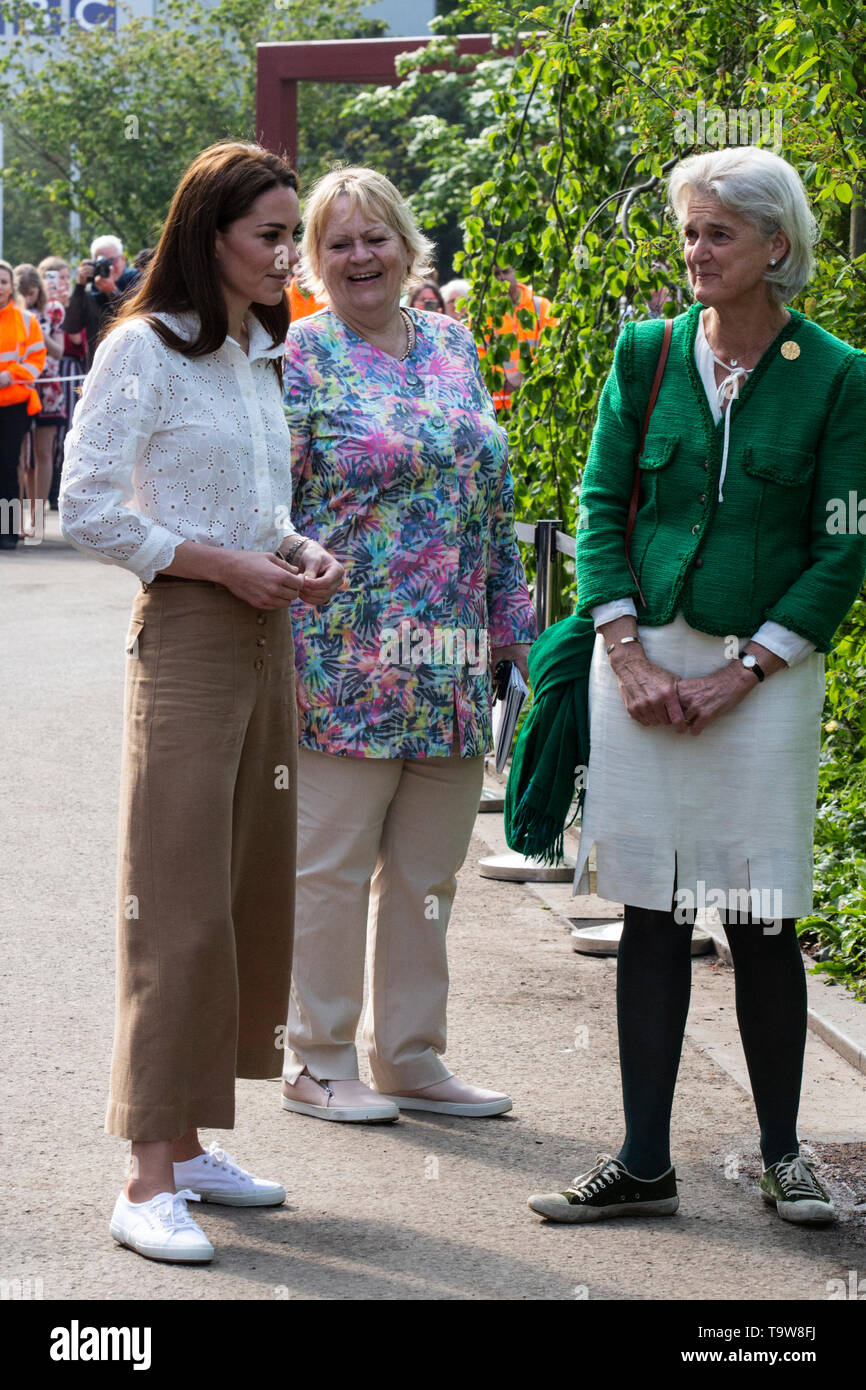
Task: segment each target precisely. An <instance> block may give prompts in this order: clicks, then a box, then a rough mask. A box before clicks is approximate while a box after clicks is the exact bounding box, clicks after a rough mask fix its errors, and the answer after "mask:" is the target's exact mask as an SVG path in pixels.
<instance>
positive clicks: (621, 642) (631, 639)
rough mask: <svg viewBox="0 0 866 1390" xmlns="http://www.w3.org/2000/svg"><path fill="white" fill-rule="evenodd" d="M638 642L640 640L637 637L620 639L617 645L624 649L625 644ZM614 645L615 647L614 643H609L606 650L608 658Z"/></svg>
mask: <svg viewBox="0 0 866 1390" xmlns="http://www.w3.org/2000/svg"><path fill="white" fill-rule="evenodd" d="M639 641H640V638H639V637H620V639H619V645H620V646H621V647H624V646H625V644H626V642H639ZM616 645H617V643H616V642H611V644H610V646H609V647H608V648H607V654H608V656H610V654H611V652H612V651H613V649H614V647H615V646H616Z"/></svg>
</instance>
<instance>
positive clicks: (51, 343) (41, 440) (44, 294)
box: [15, 264, 66, 535]
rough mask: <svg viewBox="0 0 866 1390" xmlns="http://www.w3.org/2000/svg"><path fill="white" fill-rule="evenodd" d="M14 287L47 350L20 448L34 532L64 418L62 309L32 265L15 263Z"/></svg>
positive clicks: (48, 487) (45, 498) (28, 528)
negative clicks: (33, 408)
mask: <svg viewBox="0 0 866 1390" xmlns="http://www.w3.org/2000/svg"><path fill="white" fill-rule="evenodd" d="M15 287H16V290H17V292H18V297H19V300H20V302H21V304H22V305H23V306H24V308H25V309H28V310H29V311H30V313H31V314H35V315H36V321H37V323H38V324H39V331H40V332H41V334H42V337H43V339H44V341H45V349H46V353H47V361H46V363H45V366H44V367H43V368H42V371H41V372H40V374H39V377H38V379H37V382H36V391H37V394H38V396H39V403H40V406H41V410H40V411H39V414H38V415H36V416H35V417H34V419H33V420H32V422H31V429H30V430H29V431H28V433H27V435H25V437H24V442H23V445H22V450H21V479H20V481H21V486H22V491H23V492H24V493H26V495H27V496H29V499H30V515H29V524H25V529H26V531H27V532H28V533H29V534H30V535H33V534H34V533H35V532H36V530H37V527H39V528H40V529H41V520H42V518H41V517H40V518H39V521H37V520H36V516H37V512H38V511H40V510H41V509H42V508H44V507H45V506H46V505H47V502H48V494H49V492H50V490H51V475H52V472H53V470H54V446H55V443H56V441H57V432H58V429H59V428H60V426H61V425H62V424H63V421H64V419H65V418H66V417H65V406H64V400H63V385H62V383H61V382H60V381H59V380H58V364H59V362H60V359H61V357H62V356H63V333H62V331H61V324H62V323H63V315H64V309H63V305H62V304H61V303H60V301H59V300H58V299H57V298H56V297H55V296H54V294H49V293H48V290H47V287H46V285H45V282H44V281H43V279H42V276H41V274H40V272H39V271H38V270H37V269H36V266H35V265H26V264H25V265H18V266H16V267H15ZM45 378H50V380H44V379H45ZM43 382H44V384H43ZM28 446H29V447H28Z"/></svg>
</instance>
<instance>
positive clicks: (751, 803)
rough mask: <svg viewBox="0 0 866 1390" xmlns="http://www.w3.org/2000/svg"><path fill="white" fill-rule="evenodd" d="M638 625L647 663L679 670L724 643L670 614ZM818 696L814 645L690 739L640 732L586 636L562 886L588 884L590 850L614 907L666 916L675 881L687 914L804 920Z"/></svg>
mask: <svg viewBox="0 0 866 1390" xmlns="http://www.w3.org/2000/svg"><path fill="white" fill-rule="evenodd" d="M638 632H639V634H640V639H641V642H642V643H643V646H644V649H645V651H646V653H647V656H648V657H649V658H650V660H651V661H654V662H657V663H658V664H659V665H660V666H664V667H665V668H666V669H667V670H669V671H672V672H674V673H675V674H676V675H678V676H681V677H689V676H700V675H707V674H709V673H710V672H712V671H715V670H718V669H719V667H720V666H722V665H724V663H725V661H726V660H727V659H728V657H727V655H726V653H725V648H724V642H725V639H724V638H721V637H711V636H709V635H708V634H706V633H703V632H697V631H696V630H695V629H694V628H692V627H690V626H689V624H688V623H687V622H686V621H685V619H684V618H683V617H682V615H681V614H677V616H676V618H675V619H674V621H673V622H671V623H668V624H666V625H665V626H664V627H639V628H638ZM746 641H748V637H744V638H742V640H741V642H740V646H741V647H742V646H743V645H744V644H745V642H746ZM823 702H824V657H823V654H822V653H820V652H813V653H811V654H810V655H809V656H807V657H805V658H804V660H803V661H801V662H799V663H798V664H797V665H796V666H793V667H790V668H785V669H783V670H780V671H778V672H777V673H776V674H775V675H773V676H769V677H767V679H766V680H765V681H764V682H763V684H761V685H757V686H756V688H755V689H754V690H752V691H750V692H749V694H748V695H747V696H746V698H745V699H744V700H743V701H742V702H741V703H740V704H739V705H738V706H737V707H736V708H735V709H733V710H731V711H730V713H728V714H725V715H722V716H720V718H718V719H716V720H715V721H714V722H713V723H712V724H710V725H709V726H708V727H707V728H706V729H705V730H704V731H703V733H701V734H698V735H693V734H687V733H686V734H677V733H675V732H674V731H673V730H672V729H671V728H669V727H664V726H659V727H655V728H650V729H646V728H643V727H642V726H641V725H640V724H637V723H636V722H635V721H634V720H633V719H630V718H629V716H628V715H627V714H626V711H625V707H624V706H623V703H622V699H621V697H620V693H619V687H618V685H617V682H616V678H615V676H614V674H613V671H612V670H611V667H610V662H609V661H608V659H607V655H606V653H605V648H604V639H603V638H602V637H598V638H597V639H596V645H595V651H594V652H593V658H592V669H591V672H590V683H589V710H590V748H591V751H590V761H589V773H588V778H587V786H586V800H585V804H584V809H583V816H582V824H581V834H580V850H579V854H578V859H577V866H576V869H575V875H574V892H575V893H587V892H589V891H590V890H589V875H588V868H587V859H588V856H589V853H590V850H591V849H592V846H593V844H594V845H595V846H596V859H597V870H598V876H597V892H598V894H599V896H600V897H603V898H609V899H610V900H611V901H613V902H621V903H628V904H630V905H632V906H635V907H645V908H654V909H656V910H658V911H665V912H666V911H669V910H670V908H671V902H672V899H673V894H674V887H675V886H676V889H677V903H678V905H684V906H689V903H690V898H689V896H688V895H692V898H693V905H694V907H695V908H697V909H701V908H705V907H710V908H712V907H717V908H720V909H722V910H726V909H727V910H734V911H736V910H740V911H745V910H748V909H751V910H752V911H753V915H755V916H761V917H764V918H774V919H775V918H779V917H803V916H805V915H807V914H808V913H809V912H810V911H811V909H812V840H813V828H814V817H815V800H816V795H817V786H818V755H819V750H820V742H821V711H822V708H823ZM757 895H760V897H758V896H757ZM747 897H748V900H747ZM759 904H760V910H758V905H759Z"/></svg>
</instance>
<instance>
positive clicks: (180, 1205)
mask: <svg viewBox="0 0 866 1390" xmlns="http://www.w3.org/2000/svg"><path fill="white" fill-rule="evenodd" d="M200 1201H201V1197H200V1196H199V1195H198V1193H197V1192H192V1191H190V1189H189V1188H188V1187H182V1188H181V1190H180V1191H179V1192H175V1193H173V1194H172V1196H171V1197H167V1198H166V1200H165V1201H164V1202H160V1203H159V1204H158V1205H157V1206H155V1207H154V1208H153V1211H154V1215H155V1216H157V1217H158V1218H159V1220H160V1221H161V1222H162V1223H163V1225H165V1226H168V1227H169V1228H170V1229H171V1230H172V1231H179V1230H181V1229H182V1228H183V1227H184V1226H194V1225H195V1222H194V1221H193V1219H192V1217H191V1216H190V1214H189V1212H188V1211H187V1209H186V1203H187V1202H200Z"/></svg>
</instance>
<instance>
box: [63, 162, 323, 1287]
mask: <svg viewBox="0 0 866 1390" xmlns="http://www.w3.org/2000/svg"><path fill="white" fill-rule="evenodd" d="M299 221H300V208H299V204H298V194H297V181H296V178H295V175H294V173H293V172H292V170H291V169H290V168H289V166H288V165H287V164H286V163H285V162H284V161H283V160H282V159H280V158H279V157H278V156H276V155H274V154H271V153H269V152H268V151H266V150H264V149H262V148H261V147H260V146H257V145H249V144H241V143H237V142H224V143H220V144H217V145H213V146H211V147H210V148H209V149H207V150H205V151H204V152H203V153H202V154H200V155H199V156H198V158H197V159H195V160H194V161H193V163H192V165H191V166H190V168H189V169H188V170H187V172H186V173H185V174H184V176H183V178H182V179H181V182H180V185H179V187H178V189H177V191H176V193H175V196H174V199H173V201H172V204H171V207H170V209H169V212H168V217H167V219H166V224H165V229H164V231H163V234H162V236H161V238H160V242H159V245H158V247H157V249H156V254H155V256H154V258H153V260H152V262H151V264H150V266H149V267H148V273H147V276H146V278H145V279H144V281H143V283H142V285H141V286H140V288H139V289H138V290H137V291H136V293H135V294H134V295H133V296H132V297H131V299H130V300H129V301H128V302H127V303H125V304H124V306H123V308H122V309H121V311H120V314H119V315H118V317H117V319H115V320H114V323H113V325H112V328H111V330H110V332H109V333H108V334H107V335H106V337H105V338H104V339H103V341H102V342H101V343H100V345H99V347H98V348H97V351H96V355H95V357H94V361H93V367H92V369H91V371H90V373H89V374H88V377H87V380H86V382H85V386H84V391H83V394H82V397H81V401H80V404H79V407H78V409H77V411H76V413H75V420H74V422H73V426H72V430H71V431H70V434H69V436H68V438H67V442H66V451H65V464H64V476H63V484H62V490H61V525H62V529H63V534H64V535H65V536H67V537H68V538H69V539H70V540H71V541H72V542H73V543H74V544H75V545H78V546H80V547H82V548H83V549H85V550H88V551H91V552H95V553H96V556H97V558H98V559H100V560H103V561H105V562H108V563H113V564H120V565H123V566H125V567H126V568H127V569H130V570H132V571H133V573H135V574H137V575H138V577H139V578H140V579H141V581H142V586H141V592H140V593H139V594H138V595H137V597H136V598H135V601H134V603H133V611H132V622H131V625H130V629H129V633H128V636H127V641H126V651H127V656H128V661H127V682H126V700H125V727H124V752H123V768H122V776H121V830H120V863H119V870H120V872H119V883H118V975H117V1022H116V1030H115V1042H114V1055H113V1061H112V1071H111V1084H110V1094H109V1102H108V1112H107V1116H106V1130H107V1131H108V1133H110V1134H115V1135H118V1136H120V1137H123V1138H127V1139H130V1140H131V1141H132V1164H131V1170H130V1174H129V1178H128V1181H127V1183H126V1187H125V1189H124V1191H123V1192H122V1193H121V1194H120V1196H119V1197H118V1199H117V1203H116V1205H115V1209H114V1214H113V1217H112V1221H111V1233H112V1235H113V1236H114V1237H115V1239H116V1240H118V1241H120V1242H121V1243H122V1244H124V1245H127V1246H129V1247H130V1248H132V1249H134V1250H136V1251H138V1253H139V1254H142V1255H146V1256H148V1257H149V1258H152V1259H164V1260H177V1261H186V1262H189V1261H204V1260H209V1259H210V1258H211V1257H212V1256H213V1247H212V1246H211V1244H210V1242H209V1241H208V1240H207V1237H206V1236H205V1235H204V1233H203V1232H202V1231H201V1230H200V1228H199V1227H198V1226H197V1225H196V1223H195V1222H193V1221H192V1220H191V1218H190V1216H189V1213H188V1211H187V1207H186V1202H185V1200H184V1199H185V1197H187V1196H190V1195H191V1196H193V1197H195V1198H202V1199H204V1200H209V1201H215V1202H220V1203H223V1204H228V1205H232V1206H260V1205H273V1204H276V1203H280V1202H282V1201H284V1200H285V1191H284V1189H283V1188H282V1187H281V1186H280V1185H279V1184H277V1183H272V1182H263V1181H262V1180H260V1179H258V1178H254V1177H252V1175H251V1174H249V1173H247V1172H245V1170H244V1169H242V1168H241V1167H240V1166H239V1165H238V1164H236V1163H235V1162H234V1161H233V1160H232V1159H230V1158H229V1157H228V1155H227V1154H226V1153H225V1151H224V1150H223V1149H221V1148H220V1147H218V1146H217V1145H216V1144H212V1145H211V1146H210V1148H209V1149H208V1150H207V1152H205V1151H204V1150H203V1149H202V1147H201V1145H200V1143H199V1141H198V1134H197V1130H198V1128H199V1127H200V1126H205V1125H206V1126H209V1127H219V1128H230V1127H231V1126H232V1125H233V1124H234V1092H235V1077H236V1076H244V1077H270V1076H274V1075H276V1074H278V1073H279V1071H280V1066H281V1059H280V1053H279V1051H278V1047H277V1046H276V1045H275V1043H276V1042H277V1041H279V1039H280V1033H281V1029H282V1024H283V1020H284V1018H285V1015H286V1011H287V1007H288V992H289V978H290V973H291V956H292V933H293V915H294V887H295V765H296V758H297V725H296V709H295V691H294V674H293V671H294V668H293V655H292V633H291V624H290V620H289V606H290V604H291V603H292V602H293V601H294V600H296V599H300V600H301V601H303V602H304V603H308V604H314V605H315V604H321V603H325V602H327V601H328V599H329V598H330V597H331V595H332V594H333V593H334V592H335V591H336V589H337V588H338V587H339V585H340V584H341V583H342V580H343V570H342V567H341V566H340V565H339V564H338V562H337V561H335V560H334V558H333V557H332V556H331V555H329V554H328V552H327V551H326V550H324V549H323V548H322V547H321V546H319V545H317V544H316V543H315V542H314V541H311V540H306V539H305V538H304V537H302V536H300V535H298V533H297V532H296V531H295V530H294V528H293V526H292V524H291V522H290V521H289V519H288V518H289V515H290V510H291V469H290V450H289V443H290V441H289V432H288V428H287V426H286V423H285V418H284V415H283V410H282V401H281V390H280V382H281V361H282V356H283V343H284V339H285V335H286V330H287V328H288V311H287V308H286V299H285V285H286V280H287V278H288V275H289V272H290V270H291V267H292V265H293V264H294V262H295V261H296V260H297V252H296V251H295V248H294V237H295V235H296V233H297V229H298V223H299ZM178 1189H180V1190H178Z"/></svg>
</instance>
